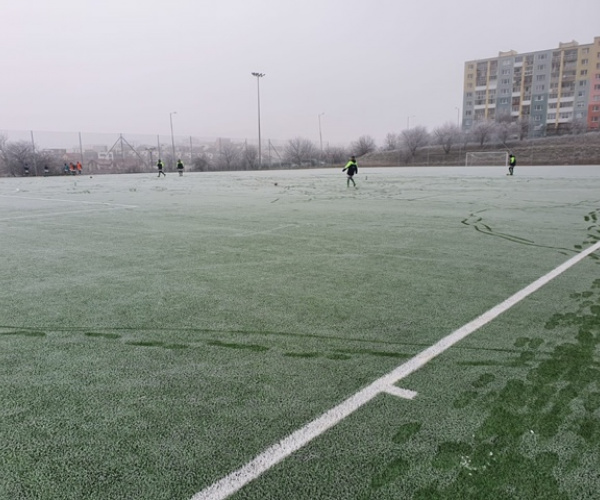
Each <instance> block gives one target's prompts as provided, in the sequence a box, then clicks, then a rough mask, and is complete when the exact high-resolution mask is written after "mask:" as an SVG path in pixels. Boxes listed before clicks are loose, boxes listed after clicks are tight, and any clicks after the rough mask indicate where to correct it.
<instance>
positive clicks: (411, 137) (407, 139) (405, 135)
mask: <svg viewBox="0 0 600 500" xmlns="http://www.w3.org/2000/svg"><path fill="white" fill-rule="evenodd" d="M402 142H403V143H404V146H405V147H406V149H407V150H408V152H409V153H410V156H411V157H413V156H415V154H417V151H418V150H419V149H421V148H423V147H425V146H427V144H429V132H427V129H426V128H425V127H421V126H418V127H413V128H409V129H407V130H403V131H402Z"/></svg>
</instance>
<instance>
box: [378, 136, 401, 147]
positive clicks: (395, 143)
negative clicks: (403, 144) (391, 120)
mask: <svg viewBox="0 0 600 500" xmlns="http://www.w3.org/2000/svg"><path fill="white" fill-rule="evenodd" d="M399 148H400V138H399V137H398V134H394V133H393V132H390V133H389V134H387V135H386V136H385V139H384V143H383V147H382V148H381V149H382V150H383V151H395V150H396V149H399Z"/></svg>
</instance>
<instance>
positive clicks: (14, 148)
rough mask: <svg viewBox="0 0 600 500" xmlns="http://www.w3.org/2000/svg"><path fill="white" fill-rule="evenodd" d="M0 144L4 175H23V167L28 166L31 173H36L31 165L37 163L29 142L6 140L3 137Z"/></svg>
mask: <svg viewBox="0 0 600 500" xmlns="http://www.w3.org/2000/svg"><path fill="white" fill-rule="evenodd" d="M0 146H1V147H2V149H1V150H0V154H1V155H2V164H3V166H4V175H12V176H17V175H23V172H24V169H25V167H28V168H30V170H31V173H32V174H34V175H35V174H36V172H34V171H33V167H34V165H36V164H37V163H36V158H35V152H34V150H33V145H32V144H31V142H29V141H16V142H8V141H6V139H4V140H3V142H2V143H1V144H0Z"/></svg>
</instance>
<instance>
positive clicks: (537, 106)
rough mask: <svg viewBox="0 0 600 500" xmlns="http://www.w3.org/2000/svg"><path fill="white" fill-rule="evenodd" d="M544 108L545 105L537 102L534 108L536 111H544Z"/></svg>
mask: <svg viewBox="0 0 600 500" xmlns="http://www.w3.org/2000/svg"><path fill="white" fill-rule="evenodd" d="M543 108H544V107H543V106H542V105H541V104H535V105H534V106H533V110H534V111H542V109H543Z"/></svg>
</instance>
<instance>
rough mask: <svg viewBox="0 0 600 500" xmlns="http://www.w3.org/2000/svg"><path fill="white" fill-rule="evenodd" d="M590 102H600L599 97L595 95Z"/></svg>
mask: <svg viewBox="0 0 600 500" xmlns="http://www.w3.org/2000/svg"><path fill="white" fill-rule="evenodd" d="M592 101H594V102H599V101H600V95H595V96H594V97H592Z"/></svg>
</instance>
